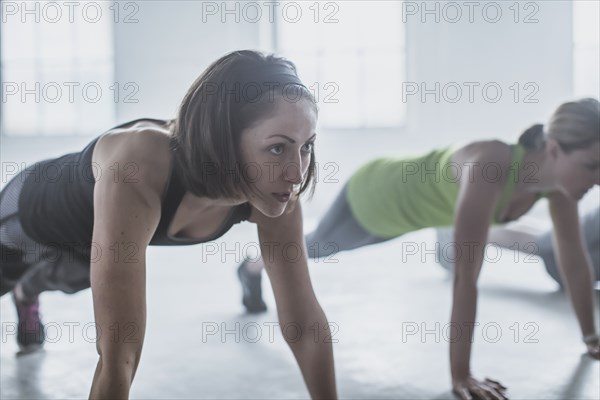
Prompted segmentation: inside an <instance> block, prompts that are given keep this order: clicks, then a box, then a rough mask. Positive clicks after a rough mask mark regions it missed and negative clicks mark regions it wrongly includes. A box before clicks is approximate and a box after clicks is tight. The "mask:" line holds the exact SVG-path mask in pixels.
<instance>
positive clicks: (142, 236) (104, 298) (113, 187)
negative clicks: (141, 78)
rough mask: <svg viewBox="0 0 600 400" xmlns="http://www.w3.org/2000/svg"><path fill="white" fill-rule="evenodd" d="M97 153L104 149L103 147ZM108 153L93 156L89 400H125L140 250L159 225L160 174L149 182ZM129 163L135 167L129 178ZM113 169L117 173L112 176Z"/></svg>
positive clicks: (139, 298) (142, 310) (141, 272)
mask: <svg viewBox="0 0 600 400" xmlns="http://www.w3.org/2000/svg"><path fill="white" fill-rule="evenodd" d="M101 147H103V148H104V149H106V148H107V146H106V143H105V144H104V146H101ZM110 147H111V149H110V151H109V154H110V155H109V156H106V157H105V156H103V155H102V154H98V153H102V151H103V148H100V149H97V153H96V154H95V160H96V161H95V162H97V163H98V164H97V165H98V166H99V167H100V169H99V171H101V172H102V175H101V176H100V179H97V181H96V185H95V188H94V230H93V237H92V241H93V245H94V249H95V250H97V254H95V255H94V256H93V257H92V260H93V262H92V264H91V271H90V274H91V287H92V297H93V301H94V316H95V319H96V327H97V339H96V348H97V351H98V355H99V356H100V357H99V360H98V364H97V366H96V372H95V374H94V379H93V383H92V387H91V390H90V399H117V398H118V399H124V398H128V397H129V389H130V386H131V383H132V381H133V378H134V375H135V372H136V369H137V366H138V363H139V360H140V356H141V351H142V344H143V340H144V333H145V328H146V274H145V272H146V269H145V265H146V259H145V256H146V246H147V244H148V243H149V241H150V239H151V237H152V235H153V233H154V231H155V230H156V227H157V225H158V221H159V219H160V195H159V193H160V189H159V188H160V187H161V185H160V184H159V181H160V180H161V179H162V178H164V176H162V177H161V176H160V175H162V173H158V174H154V176H153V174H152V173H151V171H152V169H151V168H146V167H144V165H147V162H145V161H144V160H142V159H139V158H137V157H136V156H135V155H132V154H125V153H127V151H124V148H123V146H110ZM131 162H134V163H135V164H136V165H137V167H138V169H137V172H138V173H137V174H136V175H135V176H133V177H132V176H131V168H130V167H131V165H132V164H130V163H131ZM115 163H117V164H115ZM128 163H129V164H128ZM114 165H118V166H119V167H120V168H121V170H120V171H119V173H118V174H114V173H113V172H114ZM111 167H112V168H113V169H111ZM119 177H121V179H118V178H119ZM123 177H128V179H127V180H125V179H123Z"/></svg>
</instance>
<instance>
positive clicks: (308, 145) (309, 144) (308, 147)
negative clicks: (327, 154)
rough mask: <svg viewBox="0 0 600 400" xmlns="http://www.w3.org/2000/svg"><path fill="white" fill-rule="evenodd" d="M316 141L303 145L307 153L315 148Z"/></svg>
mask: <svg viewBox="0 0 600 400" xmlns="http://www.w3.org/2000/svg"><path fill="white" fill-rule="evenodd" d="M313 146H314V143H306V144H305V145H304V146H303V147H304V149H303V150H304V151H305V152H307V153H311V152H312V149H313Z"/></svg>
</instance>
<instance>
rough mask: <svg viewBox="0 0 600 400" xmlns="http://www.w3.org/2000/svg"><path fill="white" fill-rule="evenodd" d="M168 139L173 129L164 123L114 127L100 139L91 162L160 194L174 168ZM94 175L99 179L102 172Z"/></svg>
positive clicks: (114, 176) (105, 173)
mask: <svg viewBox="0 0 600 400" xmlns="http://www.w3.org/2000/svg"><path fill="white" fill-rule="evenodd" d="M169 139H170V133H169V131H168V130H167V129H166V128H165V127H164V126H160V125H157V124H151V123H147V122H145V121H144V122H141V123H135V124H133V125H132V126H129V127H126V128H115V129H112V130H110V131H108V132H106V133H105V134H103V135H102V136H101V137H100V138H99V139H98V141H97V143H96V145H95V147H94V151H93V154H92V164H93V165H95V166H96V167H97V168H100V173H101V176H105V177H110V179H113V180H117V179H118V181H124V183H135V184H136V185H142V186H143V187H145V189H144V191H145V190H148V189H150V190H152V191H156V193H159V194H161V193H162V192H163V189H164V187H165V185H166V182H167V181H168V178H169V174H170V171H171V164H172V151H171V148H170V143H169ZM94 174H95V175H96V174H97V173H96V172H95V173H94ZM95 177H96V180H98V178H99V176H95ZM140 189H141V188H140Z"/></svg>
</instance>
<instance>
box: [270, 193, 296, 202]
mask: <svg viewBox="0 0 600 400" xmlns="http://www.w3.org/2000/svg"><path fill="white" fill-rule="evenodd" d="M291 194H292V193H291V192H283V193H272V195H273V197H275V198H276V199H277V201H279V202H280V203H287V202H288V201H289V200H290V196H291Z"/></svg>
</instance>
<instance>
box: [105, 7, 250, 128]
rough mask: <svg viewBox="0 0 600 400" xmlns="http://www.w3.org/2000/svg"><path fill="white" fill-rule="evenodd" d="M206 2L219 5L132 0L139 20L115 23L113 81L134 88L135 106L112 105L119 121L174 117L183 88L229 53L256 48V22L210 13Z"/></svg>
mask: <svg viewBox="0 0 600 400" xmlns="http://www.w3.org/2000/svg"><path fill="white" fill-rule="evenodd" d="M203 3H204V4H203ZM208 3H210V4H211V6H212V5H215V4H216V5H217V6H220V4H221V2H199V1H147V2H137V4H138V5H139V11H138V12H137V13H136V14H135V17H136V18H137V19H138V20H139V22H138V23H132V24H126V23H118V24H115V31H114V38H115V80H116V81H117V82H119V83H120V84H121V86H123V85H124V84H125V83H126V82H134V83H136V84H137V85H138V86H139V92H138V94H137V95H136V96H135V97H136V98H137V99H139V102H138V103H124V102H119V103H118V104H117V120H118V121H125V120H129V119H135V118H140V117H155V118H170V117H173V116H174V115H175V113H176V111H177V107H178V105H179V103H180V101H181V99H182V98H183V96H184V94H185V92H186V90H187V89H188V87H189V86H190V85H191V83H192V82H193V81H194V80H195V79H196V78H197V77H198V75H200V73H201V72H202V71H203V70H204V69H205V68H206V67H207V66H208V65H209V64H210V63H211V62H212V61H214V60H216V59H217V58H219V57H221V56H222V55H224V54H225V53H227V52H229V51H232V50H238V49H247V48H249V49H258V48H259V45H260V43H259V42H260V40H261V36H260V33H261V32H260V24H259V23H250V22H244V21H243V18H241V19H240V21H239V23H238V22H236V21H235V15H232V14H224V15H222V14H221V13H220V12H218V13H217V14H215V15H213V14H212V13H209V12H208V11H210V10H211V9H209V8H207V7H208V6H207V4H208ZM236 3H238V4H239V2H236ZM234 6H235V4H230V6H229V7H231V9H233V7H234ZM238 6H239V5H238ZM222 16H223V17H224V18H225V22H222V20H221V17H222ZM203 19H204V22H203Z"/></svg>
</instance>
